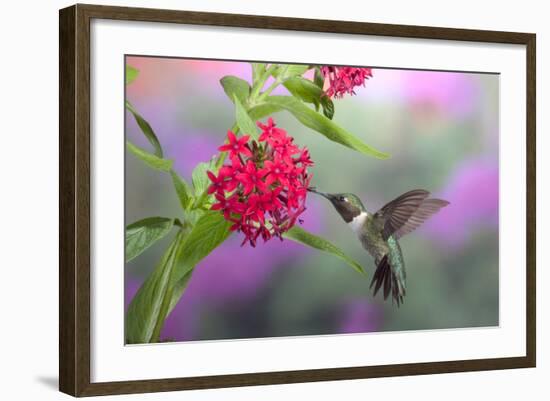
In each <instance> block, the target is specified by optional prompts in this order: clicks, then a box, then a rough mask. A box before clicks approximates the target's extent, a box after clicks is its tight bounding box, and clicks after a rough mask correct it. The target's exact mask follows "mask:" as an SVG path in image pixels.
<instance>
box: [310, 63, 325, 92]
mask: <svg viewBox="0 0 550 401" xmlns="http://www.w3.org/2000/svg"><path fill="white" fill-rule="evenodd" d="M313 83H314V84H315V85H317V86H318V87H319V88H321V90H322V89H323V87H324V86H325V76H324V75H323V73H322V72H321V68H319V67H315V73H314V74H313Z"/></svg>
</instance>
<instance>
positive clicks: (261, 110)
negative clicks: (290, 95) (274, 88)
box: [248, 103, 284, 121]
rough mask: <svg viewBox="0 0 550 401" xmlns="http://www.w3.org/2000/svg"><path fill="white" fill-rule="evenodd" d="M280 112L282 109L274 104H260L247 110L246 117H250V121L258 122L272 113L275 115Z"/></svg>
mask: <svg viewBox="0 0 550 401" xmlns="http://www.w3.org/2000/svg"><path fill="white" fill-rule="evenodd" d="M281 110H284V108H282V107H281V106H278V105H276V104H273V103H260V104H258V105H256V106H254V107H252V108H251V109H250V110H248V115H249V116H250V118H252V120H254V121H258V120H260V119H261V118H264V117H267V116H270V115H272V114H273V113H277V112H279V111H281Z"/></svg>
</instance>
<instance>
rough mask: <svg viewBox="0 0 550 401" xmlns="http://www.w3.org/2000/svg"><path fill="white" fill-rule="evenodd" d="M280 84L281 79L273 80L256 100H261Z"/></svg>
mask: <svg viewBox="0 0 550 401" xmlns="http://www.w3.org/2000/svg"><path fill="white" fill-rule="evenodd" d="M280 84H281V81H279V80H278V79H276V80H275V81H273V83H272V84H271V85H270V86H269V88H267V89H266V90H265V91H264V92H263V93H262V94H261V95H260V96H259V97H258V99H257V102H258V103H259V102H261V101H263V100H264V99H265V98H266V97H268V96H269V95H270V94H271V92H273V90H274V89H275V88H276V87H277V86H279V85H280Z"/></svg>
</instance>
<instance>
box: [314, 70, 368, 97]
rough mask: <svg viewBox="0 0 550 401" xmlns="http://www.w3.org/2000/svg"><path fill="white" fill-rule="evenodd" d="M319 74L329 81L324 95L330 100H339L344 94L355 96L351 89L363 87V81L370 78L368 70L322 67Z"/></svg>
mask: <svg viewBox="0 0 550 401" xmlns="http://www.w3.org/2000/svg"><path fill="white" fill-rule="evenodd" d="M321 73H322V74H323V75H324V77H325V79H328V81H329V86H328V89H327V90H326V91H325V93H326V95H327V96H328V97H331V98H332V97H336V98H339V97H342V96H343V95H344V94H346V93H348V94H350V95H355V91H354V90H353V89H354V88H355V87H356V86H365V80H367V79H368V78H370V77H372V69H370V68H354V67H334V66H323V67H321Z"/></svg>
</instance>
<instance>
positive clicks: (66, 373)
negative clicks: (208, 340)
mask: <svg viewBox="0 0 550 401" xmlns="http://www.w3.org/2000/svg"><path fill="white" fill-rule="evenodd" d="M94 18H99V19H111V20H127V21H148V22H164V23H180V24H192V25H211V26H222V27H243V28H267V29H278V30H290V31H309V32H328V33H343V34H356V35H375V36H392V37H401V38H421V39H441V40H456V41H473V42H488V43H507V44H519V45H525V46H526V54H527V58H526V71H527V83H526V88H527V93H526V95H527V120H526V130H527V131H526V132H527V138H526V141H527V193H526V197H527V198H526V200H527V227H526V233H527V242H526V250H527V259H526V283H527V288H526V294H527V299H526V305H527V310H526V317H527V319H526V322H527V324H526V328H525V330H526V351H527V353H526V355H525V356H523V357H510V358H493V359H476V360H461V361H441V362H430V363H409V364H398V365H380V366H366V367H349V368H329V369H315V370H300V371H284V372H266V373H248V374H231V375H223V376H203V377H188V378H185V377H182V378H170V379H155V380H135V381H122V382H101V383H91V380H90V362H91V358H90V295H91V294H90V173H91V170H90V21H91V20H92V19H94ZM59 30H60V31H59V60H60V63H59V64H60V65H59V93H60V103H59V135H60V145H59V150H60V164H59V226H60V237H59V252H60V265H59V284H60V285H59V389H60V390H61V391H62V392H64V393H67V394H70V395H73V396H93V395H105V394H123V393H143V392H154V391H172V390H187V389H202V388H219V387H233V386H249V385H262V384H279V383H297V382H313V381H324V380H343V379H363V378H373V377H384V376H400V375H419V374H432V373H447V372H463V371H479V370H492V369H510V368H524V367H534V366H535V363H536V315H535V308H536V306H535V300H536V293H535V289H536V285H535V284H536V278H535V274H536V272H535V270H536V267H535V246H536V245H535V244H536V234H535V231H536V226H535V224H536V223H535V215H536V212H535V207H536V201H535V197H536V188H535V185H536V184H535V174H536V172H535V170H536V166H535V158H536V155H535V120H536V110H535V98H536V95H535V46H536V44H535V43H536V36H535V34H531V33H514V32H496V31H482V30H467V29H451V28H435V27H421V26H405V25H387V24H372V23H360V22H347V21H329V20H313V19H299V18H281V17H267V16H252V15H235V14H218V13H202V12H189V11H169V10H155V9H141V8H125V7H110V6H95V5H80V4H79V5H75V6H72V7H68V8H65V9H62V10H60V14H59Z"/></svg>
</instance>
